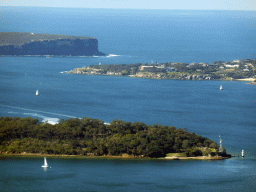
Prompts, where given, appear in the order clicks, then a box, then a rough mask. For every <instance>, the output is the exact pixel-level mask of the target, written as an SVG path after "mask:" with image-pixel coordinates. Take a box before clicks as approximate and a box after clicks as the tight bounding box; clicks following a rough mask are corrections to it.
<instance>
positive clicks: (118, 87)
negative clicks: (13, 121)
mask: <svg viewBox="0 0 256 192" xmlns="http://www.w3.org/2000/svg"><path fill="white" fill-rule="evenodd" d="M0 10H1V14H0V18H1V19H0V31H1V32H4V31H19V32H34V33H53V34H68V35H81V36H92V37H96V38H97V39H98V40H99V50H100V51H102V52H105V53H107V54H113V55H112V56H108V57H52V58H45V57H0V81H1V83H0V116H12V117H14V116H18V117H27V116H30V117H33V118H39V119H40V121H48V122H50V123H54V122H58V121H59V120H60V119H67V118H75V117H79V118H80V117H91V118H97V119H100V120H103V121H104V122H107V123H108V122H111V121H112V120H113V119H120V120H123V121H129V122H143V123H146V124H150V125H153V124H161V125H170V126H175V127H177V128H187V129H188V131H190V132H194V133H196V134H199V135H202V136H205V137H208V138H210V139H212V140H214V141H216V142H218V140H219V135H221V137H222V140H223V147H224V148H226V149H227V151H228V152H229V153H231V154H233V155H237V154H240V152H241V150H242V149H244V150H245V155H246V157H245V158H244V159H242V158H238V157H236V158H232V159H229V160H225V161H204V162H202V161H160V160H153V161H128V160H126V161H120V160H88V159H82V160H77V159H61V158H58V159H56V158H48V163H49V165H50V166H51V167H52V168H48V169H47V170H44V169H42V168H41V165H42V163H43V159H41V158H5V159H0V189H1V190H2V191H19V190H20V191H227V190H229V191H255V190H256V140H255V137H256V130H255V128H256V86H255V85H249V84H246V83H244V82H236V81H232V82H220V81H176V80H151V79H134V78H128V77H107V76H84V75H71V74H66V73H63V72H64V71H69V70H71V69H73V68H76V67H83V66H88V65H90V64H99V63H101V64H121V63H137V62H141V63H146V62H148V63H152V62H156V61H157V62H168V61H174V62H179V61H180V62H201V61H202V62H212V61H216V60H226V61H231V60H234V59H244V58H252V59H255V58H256V47H255V44H256V38H255V34H256V28H255V23H256V13H255V12H253V11H249V12H236V11H166V10H165V11H156V10H155V11H151V10H104V9H62V8H3V7H1V8H0ZM220 85H222V86H223V88H224V90H223V91H220V90H219V87H220ZM37 89H38V90H39V96H37V97H36V96H35V91H36V90H37Z"/></svg>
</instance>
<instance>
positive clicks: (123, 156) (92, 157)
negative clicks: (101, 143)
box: [0, 153, 229, 160]
mask: <svg viewBox="0 0 256 192" xmlns="http://www.w3.org/2000/svg"><path fill="white" fill-rule="evenodd" d="M1 157H24V158H27V157H32V158H43V157H50V158H54V157H56V158H76V159H106V160H107V159H119V160H225V159H229V157H221V156H214V157H210V156H197V157H177V156H171V157H159V158H150V157H135V156H132V155H126V154H123V155H122V156H111V155H104V156H93V155H89V156H83V155H54V154H51V155H50V154H41V153H19V154H18V153H17V154H15V153H14V154H4V153H0V158H1Z"/></svg>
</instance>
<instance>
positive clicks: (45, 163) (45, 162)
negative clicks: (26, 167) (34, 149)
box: [44, 157, 48, 166]
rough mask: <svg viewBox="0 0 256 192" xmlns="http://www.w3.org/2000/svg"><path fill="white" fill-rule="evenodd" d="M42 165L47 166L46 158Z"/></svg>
mask: <svg viewBox="0 0 256 192" xmlns="http://www.w3.org/2000/svg"><path fill="white" fill-rule="evenodd" d="M44 165H45V166H48V164H47V161H46V157H45V158H44Z"/></svg>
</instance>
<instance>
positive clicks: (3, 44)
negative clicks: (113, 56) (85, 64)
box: [0, 32, 104, 56]
mask: <svg viewBox="0 0 256 192" xmlns="http://www.w3.org/2000/svg"><path fill="white" fill-rule="evenodd" d="M0 55H71V56H92V55H104V53H101V52H99V51H98V40H97V39H95V38H92V37H79V36H67V35H51V34H34V33H16V32H15V33H11V32H2V33H0Z"/></svg>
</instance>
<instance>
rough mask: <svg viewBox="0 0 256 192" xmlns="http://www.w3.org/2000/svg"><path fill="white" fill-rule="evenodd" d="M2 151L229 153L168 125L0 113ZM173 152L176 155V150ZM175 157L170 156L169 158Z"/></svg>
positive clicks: (142, 155) (154, 155)
mask: <svg viewBox="0 0 256 192" xmlns="http://www.w3.org/2000/svg"><path fill="white" fill-rule="evenodd" d="M0 125H1V126H0V154H2V155H10V154H14V155H17V154H18V155H31V154H32V155H33V154H34V155H60V156H62V155H78V156H83V157H119V158H122V157H123V158H163V157H167V159H177V158H180V159H185V158H187V159H189V158H188V157H197V158H198V159H224V158H229V157H231V156H230V155H228V154H227V153H226V151H225V149H224V148H221V150H220V147H219V146H218V144H217V143H216V142H214V141H212V140H210V139H208V138H205V137H202V136H199V135H196V134H194V133H191V132H188V130H187V129H181V128H179V129H176V128H175V127H171V126H162V125H158V124H155V125H153V126H151V125H146V124H144V123H140V122H135V123H131V122H123V121H121V120H113V121H112V122H111V123H110V124H106V123H104V122H103V121H100V120H97V119H91V118H82V119H78V118H75V119H67V120H61V121H60V122H59V123H58V124H55V125H51V124H48V123H41V122H39V121H38V119H32V118H30V117H27V118H19V117H13V118H12V117H0ZM177 154H178V155H177ZM174 156H175V158H174Z"/></svg>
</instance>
